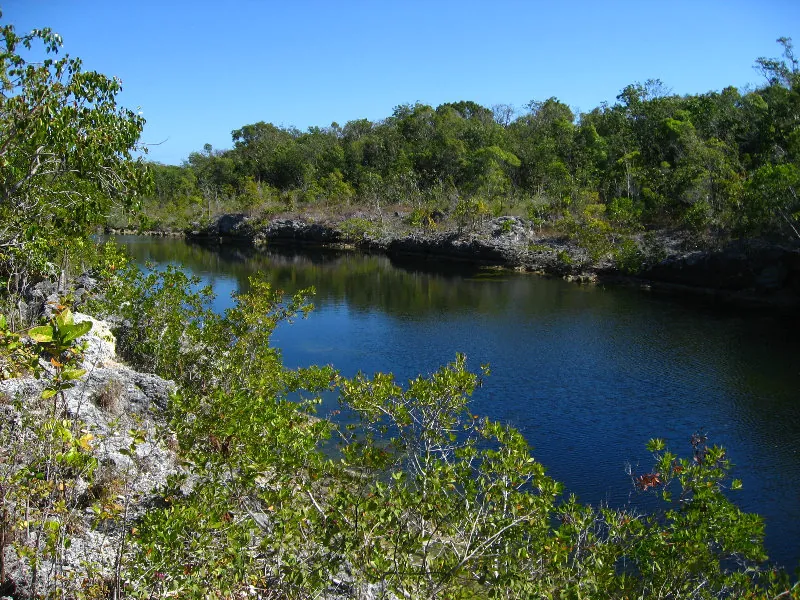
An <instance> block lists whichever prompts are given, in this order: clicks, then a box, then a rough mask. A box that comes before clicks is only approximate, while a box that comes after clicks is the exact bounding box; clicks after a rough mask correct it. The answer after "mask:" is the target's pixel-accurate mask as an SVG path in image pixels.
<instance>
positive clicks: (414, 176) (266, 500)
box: [0, 15, 800, 600]
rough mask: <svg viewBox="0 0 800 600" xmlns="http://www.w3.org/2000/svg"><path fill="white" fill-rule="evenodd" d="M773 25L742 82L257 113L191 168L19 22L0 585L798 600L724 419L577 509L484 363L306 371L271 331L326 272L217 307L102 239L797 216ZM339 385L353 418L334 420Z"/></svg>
mask: <svg viewBox="0 0 800 600" xmlns="http://www.w3.org/2000/svg"><path fill="white" fill-rule="evenodd" d="M0 16H2V15H0ZM781 43H782V45H783V49H784V55H783V58H782V59H780V60H768V59H760V60H759V61H758V65H759V67H760V68H761V70H762V71H763V73H764V74H765V75H766V77H767V83H766V85H765V86H764V87H762V88H760V89H758V90H755V91H751V92H748V93H746V94H744V95H742V94H740V93H739V92H737V91H736V90H734V89H728V90H725V91H723V92H721V93H711V94H706V95H702V96H690V97H684V98H679V97H675V96H670V95H669V94H667V93H665V92H664V90H663V89H662V88H661V86H660V85H659V84H658V83H657V82H649V83H646V84H645V85H641V86H638V85H635V86H631V87H629V88H626V89H625V90H624V91H623V93H622V94H621V95H620V99H619V102H618V103H617V104H615V105H613V106H610V107H607V106H604V107H601V108H599V109H597V110H595V111H593V112H591V113H588V114H583V115H580V117H579V118H578V119H577V120H576V118H575V115H574V114H573V113H572V112H571V111H570V109H569V108H568V107H567V106H566V105H564V104H562V103H560V102H558V101H557V100H555V99H551V100H547V101H545V102H542V103H532V104H531V105H529V106H528V112H527V113H526V114H524V115H522V116H519V117H518V118H514V114H513V111H511V110H510V109H507V108H497V109H495V110H494V111H490V110H488V109H485V108H482V107H480V106H477V105H474V104H471V103H458V104H448V105H444V106H441V107H439V108H437V109H436V110H434V109H432V108H430V107H427V106H421V105H416V106H405V107H400V108H398V109H397V110H395V113H394V114H393V116H392V117H390V118H388V119H386V120H385V121H383V122H380V123H371V122H369V121H357V122H354V123H348V124H347V125H345V126H344V127H343V128H339V127H338V126H335V125H334V126H331V127H330V128H328V129H324V130H322V129H312V130H311V131H309V132H306V133H301V132H298V131H295V130H292V129H285V128H279V127H275V126H273V125H267V124H264V123H259V124H255V125H250V126H246V127H243V128H242V129H240V130H238V131H236V132H234V148H233V149H232V150H229V151H224V152H215V151H214V150H213V149H211V148H207V149H205V151H204V152H202V153H197V154H192V155H191V156H190V157H189V159H188V161H187V164H186V165H184V166H181V167H169V166H160V165H148V164H147V163H146V162H145V161H144V160H142V159H141V158H137V151H138V150H140V149H141V146H140V143H139V138H140V135H141V133H142V129H143V126H144V120H143V119H142V118H141V116H140V115H138V114H137V113H135V112H133V111H131V110H129V109H126V108H123V107H121V106H119V105H118V104H117V95H118V93H119V92H120V90H121V84H120V82H119V80H117V79H112V78H108V77H106V76H104V75H102V74H100V73H96V72H93V71H85V70H84V69H83V67H82V63H81V61H80V60H79V59H76V58H71V57H69V56H68V55H60V54H59V52H60V49H61V45H62V42H61V38H60V37H59V36H58V35H57V34H55V33H54V32H52V31H51V30H49V29H37V30H33V31H32V32H30V33H27V34H20V33H18V32H17V31H16V30H15V28H14V26H13V25H10V24H5V23H3V24H2V25H0V88H1V89H2V91H1V92H0V282H2V289H0V310H1V311H2V314H0V596H11V597H12V598H17V599H19V598H61V599H64V598H82V599H96V600H100V599H104V598H142V599H144V598H147V599H154V598H174V597H178V598H220V599H221V598H246V597H256V598H265V599H279V598H280V599H283V598H292V599H302V600H305V599H311V598H328V599H331V600H344V599H345V598H375V599H378V598H381V599H394V598H421V599H423V598H424V599H441V600H445V599H450V600H456V599H458V600H476V599H489V598H495V599H516V598H559V599H571V598H575V599H577V598H598V599H600V598H602V599H605V598H618V599H620V600H622V599H626V598H697V599H720V598H737V599H738V598H759V599H764V600H766V599H778V598H797V597H798V594H800V583H793V582H792V581H791V578H790V576H789V575H788V574H787V572H786V571H785V570H783V569H782V568H781V567H780V566H777V565H773V564H771V563H769V562H768V557H767V555H766V552H765V551H764V545H763V539H764V524H763V522H762V520H761V519H760V517H758V515H756V514H752V513H745V512H744V511H742V510H741V509H740V508H739V507H737V506H736V505H735V504H734V503H733V501H732V497H733V496H734V495H735V491H736V490H737V489H739V488H741V487H742V485H743V484H742V482H741V481H739V480H737V479H734V478H733V476H732V472H731V470H732V465H731V463H730V460H729V458H728V456H727V454H726V451H725V449H724V448H721V447H719V446H715V445H714V444H713V443H712V442H711V441H710V440H709V439H708V438H707V436H705V435H704V434H702V433H698V434H695V435H692V436H691V438H690V440H689V444H688V445H687V448H686V452H684V453H680V452H673V451H671V450H670V449H669V448H667V445H666V443H665V442H664V441H663V440H661V439H659V438H653V439H652V440H650V441H649V443H648V444H647V448H648V451H649V452H650V453H651V455H652V463H651V464H649V465H647V466H644V467H641V468H639V467H638V466H637V470H633V469H632V470H631V472H630V476H631V493H635V494H641V495H643V496H645V497H646V498H647V500H648V502H649V503H648V506H650V507H652V510H649V511H647V512H641V511H638V510H636V509H634V508H633V507H631V506H623V507H619V508H613V507H610V506H607V505H600V506H591V505H588V504H582V503H580V502H579V501H578V499H577V498H575V497H574V496H569V495H567V494H565V493H564V490H563V486H562V485H561V484H560V483H558V482H557V481H555V480H554V479H552V478H551V477H550V476H548V475H547V473H546V470H545V467H544V466H543V465H541V464H540V463H539V462H537V461H536V460H535V459H534V457H533V456H532V455H531V448H530V446H529V445H528V442H527V441H526V440H525V439H524V437H523V436H522V434H521V433H520V432H519V431H517V430H515V429H514V428H513V427H511V426H508V425H507V424H504V423H499V422H495V421H492V420H490V419H488V418H481V417H480V416H478V415H475V414H473V411H472V409H471V406H470V402H469V401H470V396H471V395H472V393H473V391H474V390H475V389H476V387H478V386H479V385H482V384H483V378H485V377H488V375H489V374H490V373H489V368H488V366H484V367H482V370H481V374H480V376H479V375H478V374H476V373H472V372H470V371H469V370H467V367H466V364H467V363H466V358H465V357H464V356H463V355H459V354H456V356H455V359H454V360H453V361H452V362H451V363H449V364H446V365H444V366H442V367H440V368H439V369H437V370H434V371H432V372H431V373H430V374H429V375H427V376H419V377H415V378H413V379H412V380H410V381H407V382H397V381H395V378H394V377H393V376H392V375H391V374H383V373H377V374H374V375H364V374H361V373H359V374H358V375H356V376H354V377H352V378H348V377H344V376H342V374H341V373H339V372H337V371H336V369H335V368H334V367H333V366H320V367H317V366H312V367H309V368H303V369H289V368H287V367H286V366H285V365H284V364H283V362H282V357H281V353H280V350H279V349H277V348H275V347H274V346H273V345H271V342H270V338H271V335H272V333H273V332H274V330H275V328H276V327H277V326H278V325H279V324H280V323H283V322H285V321H290V320H291V319H294V318H302V317H303V316H304V315H306V314H307V313H308V312H309V311H310V310H312V308H313V307H312V306H311V305H310V302H309V298H310V294H311V291H310V290H309V291H306V292H300V293H298V294H296V295H295V296H293V297H286V295H285V294H283V292H281V291H280V290H277V289H274V288H273V287H272V286H271V285H270V284H269V282H268V281H267V280H266V279H264V278H262V279H253V280H251V282H250V287H249V290H248V291H247V292H243V293H240V294H237V295H236V296H235V305H234V306H233V307H232V308H231V309H229V310H227V311H226V312H225V313H224V314H218V313H215V312H214V311H213V310H212V309H211V306H212V305H211V291H210V290H208V289H201V288H200V287H199V286H198V283H199V280H197V279H192V278H190V277H189V276H187V275H186V274H185V273H183V272H182V271H181V270H180V269H178V268H172V267H170V268H168V269H166V270H164V271H159V270H153V271H150V272H147V273H143V272H142V271H141V270H140V269H139V268H138V266H137V265H136V264H135V263H134V262H133V261H132V260H130V259H129V258H128V257H127V256H125V254H124V252H123V251H122V250H121V249H120V248H118V247H117V246H116V245H115V244H114V243H113V242H109V243H104V244H98V243H96V241H95V239H94V238H93V234H94V233H95V232H96V231H97V229H98V228H100V227H103V226H106V225H108V224H109V223H108V220H107V216H108V215H109V213H111V212H112V211H117V216H119V215H122V214H131V215H133V218H134V219H136V220H138V221H139V223H140V224H141V226H143V227H146V228H152V227H156V226H167V225H172V226H175V225H178V222H177V221H176V222H172V223H170V222H168V221H167V218H166V216H164V217H163V219H164V220H163V222H162V223H160V224H156V223H155V222H153V219H155V218H158V215H159V214H161V215H167V214H168V213H178V212H180V213H181V215H182V218H185V219H202V218H209V217H211V216H213V215H214V213H215V212H217V211H224V210H231V209H234V208H235V209H237V210H249V211H253V212H254V213H258V214H263V215H269V214H272V213H274V212H279V211H287V210H289V211H302V210H304V209H305V208H306V207H318V206H319V207H321V208H322V209H323V212H334V211H338V210H339V207H342V206H345V205H355V206H362V207H366V208H369V209H374V214H376V215H377V217H378V218H380V216H381V212H382V211H383V210H384V209H385V208H386V207H387V205H396V206H398V207H399V208H402V210H403V212H404V213H405V214H407V215H408V218H409V219H410V220H411V221H413V223H415V224H416V225H414V226H420V227H431V228H432V227H435V226H438V225H437V219H440V218H445V219H454V220H455V221H456V222H457V223H459V226H460V227H465V226H472V225H473V224H474V223H475V222H476V219H477V220H480V219H481V218H482V217H483V215H487V214H492V213H505V212H508V211H524V213H525V214H526V215H527V216H528V217H530V218H531V219H533V220H534V221H535V222H536V223H538V226H539V227H544V226H550V225H549V223H550V222H553V223H558V222H567V223H570V222H582V223H584V224H588V225H589V226H591V227H597V228H598V229H602V228H603V227H611V226H615V227H630V228H633V229H635V228H638V227H664V226H681V227H687V228H689V229H690V230H692V231H695V232H697V233H702V234H704V235H705V234H714V233H721V234H722V235H736V234H738V233H739V232H741V233H743V234H746V235H756V234H758V235H774V236H787V235H788V236H792V235H794V233H795V231H794V230H795V228H796V223H797V219H798V214H797V211H798V203H797V196H796V189H797V184H798V173H799V172H800V171H799V169H798V158H799V156H798V146H799V145H800V135H799V134H798V127H797V120H798V116H800V102H798V98H800V96H799V94H800V74H799V73H798V64H797V61H796V59H795V57H794V55H793V51H792V46H791V43H790V42H789V40H781ZM42 56H44V57H45V58H44V59H42V58H41V57H42ZM143 206H144V210H142V207H143ZM176 206H178V207H181V208H182V209H183V211H182V212H181V211H176V210H175V207H176ZM394 212H400V211H399V210H397V209H395V211H394ZM437 212H438V213H440V214H441V215H442V217H437V216H436V215H435V214H434V213H437ZM78 311H83V312H84V313H85V314H83V315H80V314H79V313H78ZM89 315H93V317H92V316H89ZM95 317H99V318H101V319H103V320H98V319H97V318H95ZM120 361H124V362H126V363H127V364H122V363H121V362H120ZM323 394H329V395H334V396H335V397H336V398H337V399H338V400H339V403H340V405H341V410H342V412H343V413H347V415H348V420H346V421H343V420H340V419H337V418H335V417H336V416H337V415H335V414H332V415H330V418H321V417H319V416H317V415H315V411H316V407H317V406H318V405H319V404H320V402H321V397H322V395H323ZM687 437H688V435H687ZM332 450H333V451H332Z"/></svg>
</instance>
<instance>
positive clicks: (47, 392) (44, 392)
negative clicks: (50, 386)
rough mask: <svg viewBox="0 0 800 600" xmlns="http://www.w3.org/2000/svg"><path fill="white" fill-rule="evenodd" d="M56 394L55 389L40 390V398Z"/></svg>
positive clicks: (45, 398)
mask: <svg viewBox="0 0 800 600" xmlns="http://www.w3.org/2000/svg"><path fill="white" fill-rule="evenodd" d="M55 395H56V390H45V391H43V392H42V400H47V399H48V398H52V397H53V396H55Z"/></svg>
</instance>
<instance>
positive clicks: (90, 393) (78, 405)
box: [0, 314, 178, 594]
mask: <svg viewBox="0 0 800 600" xmlns="http://www.w3.org/2000/svg"><path fill="white" fill-rule="evenodd" d="M75 320H76V321H77V322H81V321H91V322H92V329H91V330H90V331H89V333H87V334H86V335H85V336H82V338H80V339H79V340H78V341H83V342H86V343H87V350H86V352H85V355H84V357H83V360H82V363H81V365H80V366H81V367H82V368H84V369H86V371H87V372H86V374H85V375H84V376H83V377H82V378H81V379H80V380H78V381H77V382H76V385H75V386H74V387H72V388H70V389H68V390H66V391H65V393H64V398H63V401H62V399H60V398H58V399H57V400H58V404H59V405H62V402H63V409H64V416H63V418H65V419H68V420H69V421H70V422H73V423H78V422H80V423H82V424H83V425H82V429H81V431H82V432H86V433H88V434H91V436H92V438H91V442H90V443H91V445H92V448H93V451H92V453H93V455H94V456H95V457H96V458H97V460H98V465H99V466H98V469H99V471H98V472H99V473H100V475H99V477H101V478H102V479H104V480H105V481H106V482H107V483H108V485H111V486H114V488H115V489H116V491H117V493H118V500H117V501H118V502H124V503H125V504H126V514H127V517H128V518H129V519H130V518H134V517H135V516H136V515H138V514H141V513H142V512H143V511H144V510H145V508H144V507H145V506H146V504H147V502H148V501H149V499H150V498H152V497H153V496H154V495H155V494H157V492H158V490H159V489H160V488H161V487H162V486H163V485H164V484H165V483H166V481H167V477H169V475H171V474H173V473H176V472H177V471H178V466H177V462H176V456H175V452H174V451H173V450H172V449H171V446H172V443H171V436H170V434H169V433H165V431H164V428H163V426H162V425H160V422H161V421H163V418H162V417H161V416H160V415H161V413H162V411H163V410H164V409H165V408H166V404H167V400H168V398H169V395H170V394H171V393H172V392H173V391H174V389H175V384H174V383H172V382H171V381H166V380H164V379H161V378H160V377H157V376H156V375H151V374H146V373H139V372H137V371H134V370H133V369H130V368H129V367H127V366H124V365H122V364H120V363H119V362H117V357H116V353H115V339H114V336H113V334H112V333H111V332H110V330H109V328H108V325H107V324H106V323H105V322H104V321H99V320H97V319H94V318H92V317H90V316H88V315H82V314H75ZM46 384H47V381H46V379H44V378H43V379H33V378H18V379H9V380H6V381H2V382H0V394H3V395H4V396H5V397H6V398H8V399H10V400H14V401H18V402H21V406H22V408H23V410H24V411H25V412H26V413H27V414H30V415H34V416H36V415H38V414H41V415H42V416H44V414H46V413H47V412H48V411H49V410H51V408H50V407H51V406H52V404H51V401H50V400H46V401H43V400H42V399H41V394H42V391H43V390H44V389H45V386H46ZM0 408H2V409H3V410H2V413H1V414H0V427H2V428H3V429H6V434H5V435H12V434H13V435H17V436H22V435H24V432H23V431H21V429H20V428H24V427H25V426H24V425H23V420H22V418H21V413H20V412H18V410H17V407H16V405H15V404H12V403H7V404H5V405H2V406H0ZM7 427H8V429H7ZM14 431H16V432H17V433H16V434H14V433H13V432H14ZM134 431H138V432H139V434H138V435H139V436H141V438H143V439H144V441H141V439H140V440H138V441H136V443H134V442H135V440H134V435H132V432H134ZM12 441H15V440H14V439H12ZM97 478H98V475H97V474H96V475H95V479H96V480H97ZM86 494H91V490H90V489H89V486H88V483H86V482H83V481H82V479H81V478H80V476H79V477H78V480H77V482H76V485H75V489H74V494H73V498H74V502H76V503H77V504H76V508H75V509H74V510H76V511H78V514H81V513H80V509H79V506H80V505H81V503H82V502H84V500H81V498H82V496H83V495H86ZM87 502H88V500H87ZM95 518H96V517H95V516H94V514H93V513H92V512H91V511H90V510H88V511H87V512H85V513H83V520H84V523H83V526H82V527H77V528H73V532H72V533H71V534H70V544H69V547H68V548H66V550H65V551H64V554H63V556H62V557H61V559H60V560H59V561H58V564H44V565H42V568H41V569H40V572H41V573H54V574H61V575H62V576H63V574H64V573H68V574H70V575H74V576H75V577H74V579H75V581H81V580H82V578H83V576H84V575H86V569H87V566H86V565H89V564H91V565H93V566H94V568H97V569H99V570H100V572H101V573H105V574H106V575H108V574H109V573H111V572H112V571H113V566H114V561H115V558H116V552H117V551H118V550H119V548H120V544H119V540H120V539H121V538H120V535H119V533H120V532H119V529H118V525H117V526H116V527H111V528H108V527H106V528H99V525H100V522H99V521H98V522H95ZM5 559H6V575H7V577H9V578H10V581H11V582H13V587H15V588H16V589H17V593H18V594H25V590H26V586H28V585H29V584H30V568H29V564H28V563H26V562H25V561H21V560H19V559H17V557H16V553H15V552H14V550H13V549H12V548H10V547H9V548H7V549H6V553H5ZM45 562H47V561H45Z"/></svg>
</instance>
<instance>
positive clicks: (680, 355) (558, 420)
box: [117, 236, 800, 571]
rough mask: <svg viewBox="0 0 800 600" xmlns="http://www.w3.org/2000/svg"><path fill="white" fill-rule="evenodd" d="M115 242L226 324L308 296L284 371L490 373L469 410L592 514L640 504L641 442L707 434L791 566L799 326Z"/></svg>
mask: <svg viewBox="0 0 800 600" xmlns="http://www.w3.org/2000/svg"><path fill="white" fill-rule="evenodd" d="M117 240H118V241H119V242H120V243H121V244H123V245H125V246H126V247H127V248H128V250H129V251H130V252H131V253H132V254H133V256H134V257H136V259H137V260H138V261H140V262H141V263H142V264H144V263H145V262H146V261H152V262H154V263H156V264H157V265H165V264H168V263H172V264H182V265H184V266H185V267H187V268H188V269H189V270H191V271H192V272H193V273H194V274H196V275H198V276H200V277H201V278H202V279H203V281H204V282H205V283H210V284H212V285H213V286H214V289H215V291H216V293H217V299H216V300H215V304H214V308H215V309H216V310H220V311H221V310H224V309H225V308H227V307H228V306H230V304H231V301H230V294H231V292H233V291H236V290H239V289H246V286H247V278H248V276H250V275H252V274H254V273H256V272H260V273H264V274H266V276H267V278H268V280H269V281H271V282H272V283H273V285H274V286H276V287H278V288H280V289H283V290H284V291H285V292H286V293H293V292H296V291H298V290H300V289H303V288H307V287H310V286H314V287H315V288H316V296H315V297H314V304H315V305H316V307H317V308H316V310H315V311H314V312H313V313H312V314H311V316H310V317H309V318H308V319H306V320H299V321H296V322H295V323H294V324H292V325H281V326H280V327H279V328H278V330H277V331H276V333H275V335H274V337H273V344H274V345H276V346H278V347H279V348H281V349H282V352H283V357H284V362H285V363H286V364H287V366H290V367H294V366H307V365H310V364H333V365H334V366H335V367H337V368H338V369H339V370H341V371H342V373H343V374H344V375H353V374H355V373H356V372H357V371H359V370H361V371H364V372H365V373H372V372H375V371H391V372H393V373H394V374H395V375H396V376H397V378H398V380H399V381H403V380H405V379H409V378H411V377H413V376H415V375H417V374H419V373H424V374H427V373H430V372H432V371H434V370H435V369H436V368H437V367H438V366H440V365H442V364H444V363H446V362H448V361H451V360H453V358H454V357H455V354H456V352H463V353H465V354H466V355H467V356H468V358H469V363H470V366H471V367H472V368H473V370H477V369H478V367H479V365H481V364H483V363H489V364H490V365H491V369H492V375H491V377H489V378H488V379H487V380H486V381H485V382H484V385H483V387H482V388H480V389H479V390H477V392H476V393H475V396H474V402H473V408H472V410H473V412H475V413H478V414H481V415H486V416H489V417H490V418H493V419H497V420H500V421H503V422H508V423H510V424H512V425H513V426H515V427H517V428H518V429H520V430H521V431H522V433H523V434H524V435H525V437H526V438H527V439H528V441H529V442H530V443H531V444H532V446H533V448H534V456H536V458H537V459H538V460H539V461H541V462H542V463H543V464H544V465H545V466H547V467H548V472H549V474H550V475H551V476H552V477H554V478H555V479H556V480H558V481H561V482H563V483H564V484H565V487H566V490H567V491H569V492H574V493H576V494H577V495H578V497H579V499H580V500H581V501H583V502H586V503H590V504H595V505H596V504H599V503H610V504H613V505H621V504H624V503H626V502H629V501H630V502H633V503H634V504H639V505H641V503H642V502H643V501H644V499H643V498H641V497H640V495H639V494H637V492H636V491H635V490H633V488H632V486H631V480H630V477H629V476H628V475H627V474H626V465H628V464H630V465H631V466H632V467H633V469H634V470H635V471H638V472H640V473H642V472H646V471H647V470H649V467H650V466H651V465H652V459H651V456H650V455H649V454H648V453H647V451H646V450H645V449H644V446H645V444H646V442H647V440H648V439H650V438H652V437H662V438H665V439H666V440H667V441H668V443H669V445H670V447H671V449H672V450H674V451H678V452H679V453H681V454H682V455H688V454H689V452H690V450H691V448H690V446H689V443H688V440H689V437H690V436H691V435H692V433H694V432H704V433H707V434H708V436H709V439H710V442H712V443H716V444H721V445H724V446H725V447H726V448H727V449H728V454H729V456H730V458H731V460H732V461H733V463H734V464H735V469H734V472H733V475H734V476H735V477H738V478H740V479H742V481H743V484H744V489H743V490H742V491H740V492H736V493H734V494H733V496H732V498H733V499H734V500H735V501H736V502H737V503H738V504H739V505H740V506H741V507H742V508H744V509H745V510H748V511H753V512H758V513H760V514H761V515H763V516H764V518H765V521H766V530H767V549H768V551H769V554H770V557H771V558H772V559H773V560H775V561H777V562H779V563H781V564H783V565H785V566H787V567H789V569H790V571H791V570H793V569H794V568H795V567H797V566H798V563H800V327H798V325H797V322H796V321H795V322H791V321H788V320H787V319H786V318H785V317H784V318H782V317H778V316H772V315H769V314H763V313H761V314H758V315H755V314H749V313H743V312H741V311H730V310H723V309H720V307H715V306H711V305H708V304H703V303H698V301H697V300H696V299H692V300H687V299H685V298H683V299H682V298H672V297H668V296H663V295H656V294H651V293H647V292H644V291H641V290H633V289H623V288H604V287H593V286H579V285H575V284H570V283H566V282H564V281H561V280H554V279H545V278H541V277H536V276H531V275H525V274H517V273H508V272H500V271H492V270H481V269H477V268H473V267H468V266H464V265H453V264H449V263H435V262H430V261H428V262H422V263H420V262H419V261H417V262H412V261H409V262H405V261H404V262H395V261H392V260H390V259H389V258H387V257H384V256H370V255H361V254H356V253H337V252H320V251H316V252H313V251H311V252H309V251H303V250H292V249H283V250H281V249H271V250H270V251H268V252H262V253H258V254H253V253H249V252H248V251H246V250H243V249H237V248H226V249H223V250H221V251H219V252H216V251H210V250H206V249H203V248H199V247H197V246H191V245H188V244H186V243H185V242H184V241H183V240H177V239H158V238H140V237H125V236H123V237H119V238H117ZM334 408H336V406H334V405H333V404H332V405H331V406H323V408H322V409H321V411H320V412H321V413H324V412H325V411H326V410H333V409H334Z"/></svg>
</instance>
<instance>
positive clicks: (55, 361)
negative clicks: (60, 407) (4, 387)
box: [28, 306, 92, 416]
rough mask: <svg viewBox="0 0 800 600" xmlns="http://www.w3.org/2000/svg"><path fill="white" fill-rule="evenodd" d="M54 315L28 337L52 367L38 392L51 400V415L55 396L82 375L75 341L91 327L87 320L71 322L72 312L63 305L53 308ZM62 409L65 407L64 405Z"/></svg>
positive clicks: (77, 346)
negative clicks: (43, 353) (50, 372)
mask: <svg viewBox="0 0 800 600" xmlns="http://www.w3.org/2000/svg"><path fill="white" fill-rule="evenodd" d="M56 311H57V312H56V314H55V315H54V316H53V317H52V318H51V319H50V322H49V324H47V325H41V326H39V327H33V328H31V329H30V330H29V331H28V336H29V337H30V338H31V339H32V340H33V341H34V342H36V344H37V345H38V346H39V349H40V351H44V352H45V353H46V354H47V355H48V356H49V359H50V365H51V366H52V368H53V373H52V375H51V376H50V377H49V378H48V385H47V387H46V388H45V389H44V391H43V392H42V399H44V400H47V399H49V398H52V399H53V415H54V416H55V413H56V407H57V402H58V399H59V397H60V398H61V400H62V401H63V398H64V396H63V394H64V390H68V389H69V388H71V387H73V386H74V385H75V381H76V380H77V379H80V378H81V377H83V375H85V374H86V370H85V369H80V368H78V366H77V365H78V362H79V359H80V357H81V353H82V350H83V346H80V345H76V344H75V341H76V340H77V339H78V338H79V337H80V336H82V335H84V334H85V333H88V332H89V330H90V329H91V328H92V323H91V321H83V322H81V323H75V319H74V317H73V316H72V311H70V309H69V308H68V307H66V306H58V307H56ZM64 410H65V411H66V406H65V407H64Z"/></svg>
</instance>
